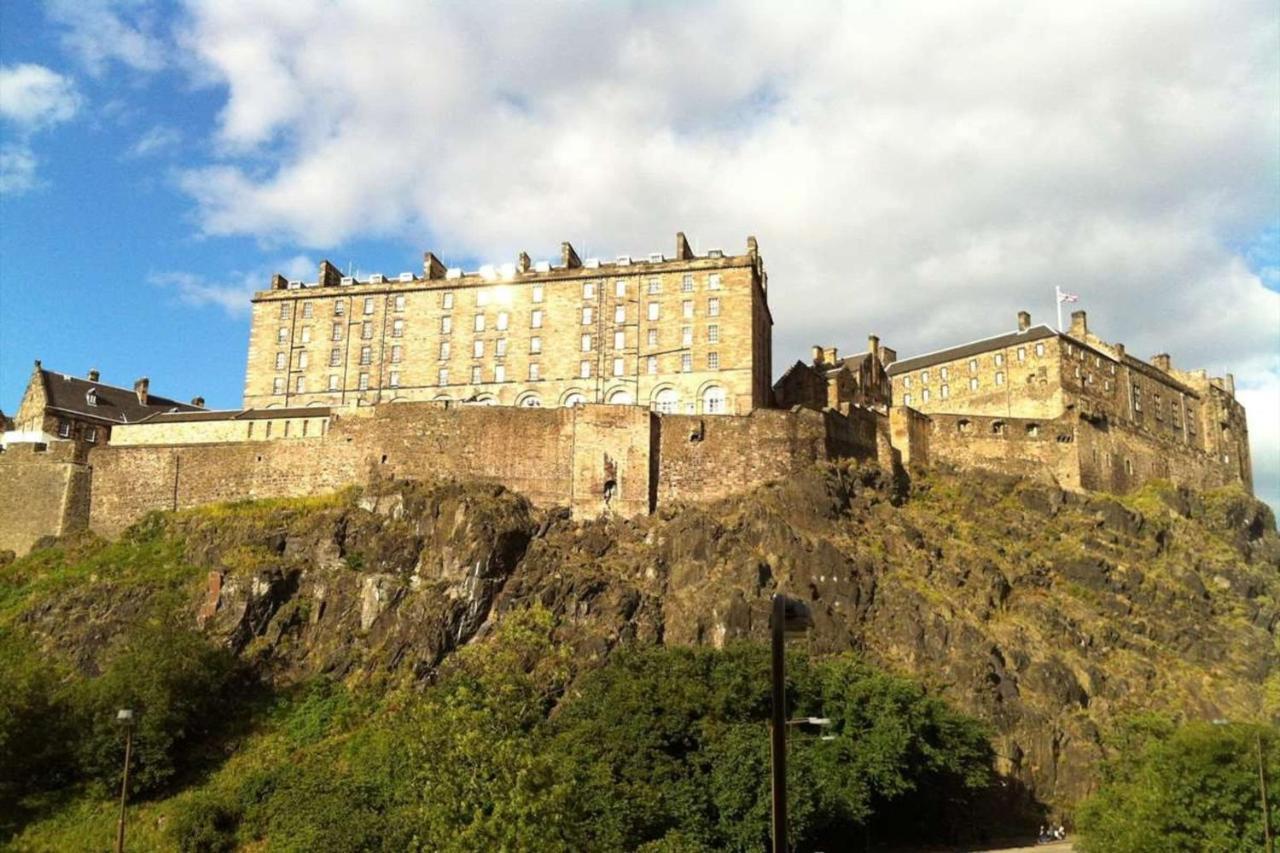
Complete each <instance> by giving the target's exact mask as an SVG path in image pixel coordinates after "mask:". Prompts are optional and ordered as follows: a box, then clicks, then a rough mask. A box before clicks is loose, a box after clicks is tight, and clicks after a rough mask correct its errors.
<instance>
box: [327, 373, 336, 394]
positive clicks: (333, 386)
mask: <svg viewBox="0 0 1280 853" xmlns="http://www.w3.org/2000/svg"><path fill="white" fill-rule="evenodd" d="M329 390H330V391H337V390H338V375H337V374H336V373H330V374H329Z"/></svg>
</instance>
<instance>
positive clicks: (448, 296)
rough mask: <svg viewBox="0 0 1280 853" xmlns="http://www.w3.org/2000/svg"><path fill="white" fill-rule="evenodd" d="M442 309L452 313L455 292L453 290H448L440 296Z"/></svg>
mask: <svg viewBox="0 0 1280 853" xmlns="http://www.w3.org/2000/svg"><path fill="white" fill-rule="evenodd" d="M440 307H441V308H443V309H444V310H446V311H450V310H452V309H453V291H452V290H446V291H445V292H444V293H442V294H440Z"/></svg>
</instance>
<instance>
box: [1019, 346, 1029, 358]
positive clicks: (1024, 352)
mask: <svg viewBox="0 0 1280 853" xmlns="http://www.w3.org/2000/svg"><path fill="white" fill-rule="evenodd" d="M1026 360H1027V348H1026V347H1018V361H1026Z"/></svg>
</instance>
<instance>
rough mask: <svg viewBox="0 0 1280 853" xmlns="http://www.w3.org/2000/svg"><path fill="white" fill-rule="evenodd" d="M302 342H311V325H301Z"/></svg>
mask: <svg viewBox="0 0 1280 853" xmlns="http://www.w3.org/2000/svg"><path fill="white" fill-rule="evenodd" d="M302 342H303V343H304V344H309V343H311V327H310V326H303V327H302Z"/></svg>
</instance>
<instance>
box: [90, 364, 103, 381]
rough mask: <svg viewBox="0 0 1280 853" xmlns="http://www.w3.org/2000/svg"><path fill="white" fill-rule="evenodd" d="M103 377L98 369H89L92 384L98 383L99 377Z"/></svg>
mask: <svg viewBox="0 0 1280 853" xmlns="http://www.w3.org/2000/svg"><path fill="white" fill-rule="evenodd" d="M101 375H102V374H101V373H99V372H98V368H96V367H93V368H90V369H89V381H90V382H97V381H98V377H99V376H101Z"/></svg>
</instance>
